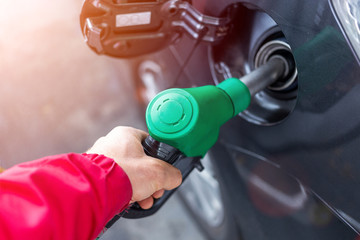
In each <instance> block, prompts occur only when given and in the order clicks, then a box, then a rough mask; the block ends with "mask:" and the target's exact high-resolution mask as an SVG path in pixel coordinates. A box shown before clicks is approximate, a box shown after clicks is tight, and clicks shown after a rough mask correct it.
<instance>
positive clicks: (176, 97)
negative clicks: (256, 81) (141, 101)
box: [146, 78, 251, 157]
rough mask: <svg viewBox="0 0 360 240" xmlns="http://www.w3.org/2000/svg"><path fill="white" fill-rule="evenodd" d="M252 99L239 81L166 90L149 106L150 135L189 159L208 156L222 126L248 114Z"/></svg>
mask: <svg viewBox="0 0 360 240" xmlns="http://www.w3.org/2000/svg"><path fill="white" fill-rule="evenodd" d="M250 99H251V95H250V92H249V89H248V88H247V86H246V85H245V84H244V83H243V82H241V81H239V79H236V78H230V79H227V80H225V81H224V82H222V83H220V84H219V85H217V86H211V85H209V86H202V87H197V88H185V89H179V88H174V89H168V90H165V91H163V92H161V93H159V94H158V95H157V96H156V97H155V98H154V99H153V100H152V101H151V102H150V104H149V105H148V108H147V111H146V123H147V126H148V129H149V134H150V136H152V137H153V138H154V139H156V140H157V141H159V142H164V143H166V144H168V145H171V146H173V147H175V148H177V149H179V150H180V151H181V152H183V153H184V154H185V155H186V156H188V157H195V156H204V155H205V153H206V152H207V151H208V150H209V148H210V147H211V146H212V145H213V144H214V143H215V142H216V140H217V137H218V135H219V129H220V126H221V125H223V124H224V123H225V122H227V121H228V120H229V119H231V118H232V117H233V116H235V115H237V114H238V113H239V112H241V111H243V110H245V109H246V108H247V107H248V105H249V104H250Z"/></svg>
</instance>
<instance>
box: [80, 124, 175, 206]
mask: <svg viewBox="0 0 360 240" xmlns="http://www.w3.org/2000/svg"><path fill="white" fill-rule="evenodd" d="M147 135H148V134H147V133H145V132H143V131H141V130H138V129H135V128H130V127H116V128H114V129H113V130H112V131H111V132H110V133H108V134H107V135H106V136H105V137H101V138H99V139H98V140H97V141H96V142H95V144H94V146H92V147H91V148H90V149H89V150H88V151H87V153H95V154H102V155H105V156H107V157H109V158H112V159H114V161H115V162H116V163H117V164H119V166H120V167H121V168H122V169H123V170H124V171H125V172H126V174H127V175H128V177H129V179H130V182H131V186H132V189H133V195H132V198H131V202H138V203H139V205H140V206H141V207H142V208H143V209H149V208H151V206H152V205H153V203H154V198H160V197H161V196H162V195H163V194H164V190H171V189H173V188H176V187H178V186H179V185H180V184H181V181H182V177H181V172H180V170H179V169H177V168H175V167H173V166H172V165H170V164H168V163H166V162H164V161H162V160H159V159H156V158H152V157H149V156H147V155H146V154H145V153H144V150H143V147H142V145H141V142H142V141H143V140H144V139H145V138H146V137H147Z"/></svg>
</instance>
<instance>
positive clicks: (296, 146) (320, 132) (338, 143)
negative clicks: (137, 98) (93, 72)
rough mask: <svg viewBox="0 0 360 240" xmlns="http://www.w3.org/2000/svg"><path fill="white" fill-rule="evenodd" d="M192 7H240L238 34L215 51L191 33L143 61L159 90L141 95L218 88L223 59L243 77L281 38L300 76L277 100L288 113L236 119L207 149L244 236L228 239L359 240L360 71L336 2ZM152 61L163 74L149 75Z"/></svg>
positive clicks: (225, 0)
mask: <svg viewBox="0 0 360 240" xmlns="http://www.w3.org/2000/svg"><path fill="white" fill-rule="evenodd" d="M192 4H193V6H195V7H196V8H197V9H198V10H199V11H200V12H201V13H203V14H206V15H210V16H215V17H220V16H222V15H223V14H224V12H226V9H227V8H229V7H230V6H231V7H235V8H236V10H235V11H236V17H235V19H234V20H233V21H234V25H235V27H234V29H233V30H232V32H231V33H230V34H229V36H228V38H226V39H225V40H224V41H223V42H222V43H220V44H219V45H216V46H209V45H206V44H200V45H198V46H196V47H193V46H194V44H195V42H194V40H192V39H190V38H187V37H186V36H184V37H183V38H182V39H181V41H180V42H178V43H176V44H175V45H172V46H171V47H170V48H166V49H164V50H162V51H160V52H157V53H154V54H151V55H147V56H143V57H141V58H139V59H137V60H136V61H137V62H138V64H139V68H138V69H137V70H138V73H139V76H140V77H139V79H143V78H144V77H143V76H144V74H145V73H144V72H146V71H152V74H153V76H152V81H153V82H152V83H151V84H150V85H151V86H152V87H151V86H150V85H149V83H144V81H143V80H141V81H140V83H139V89H140V90H139V91H145V92H146V91H160V90H163V89H166V88H169V87H194V86H202V85H208V84H216V83H218V82H219V81H221V79H219V78H218V75H219V74H217V73H216V70H215V69H216V64H217V62H221V61H224V62H227V64H228V65H229V66H230V67H231V68H232V69H235V73H233V74H234V75H235V76H238V77H241V76H242V75H244V74H246V73H247V72H249V71H251V70H252V69H253V68H254V65H253V58H254V52H256V51H257V50H258V48H259V46H260V45H261V43H262V42H264V41H266V39H267V38H269V37H270V36H271V35H273V34H274V33H276V32H282V34H283V35H282V36H280V38H284V39H286V42H287V43H288V44H289V45H290V47H291V49H292V53H293V55H294V58H295V62H296V66H297V70H298V78H297V86H296V87H295V90H294V91H295V92H296V93H295V95H294V94H293V95H291V96H290V97H289V96H287V95H286V94H285V93H284V95H283V96H280V95H281V94H283V93H280V95H278V96H277V98H278V99H280V100H279V101H284V102H287V103H285V104H284V106H283V105H282V104H279V105H276V104H275V105H274V106H273V107H274V108H277V109H278V111H274V112H271V106H270V107H264V108H259V107H258V106H255V107H253V109H254V110H252V111H253V112H250V113H244V114H243V115H242V116H241V114H240V116H237V117H235V118H233V119H232V120H230V121H229V122H228V123H226V124H225V125H224V126H223V127H222V128H221V131H220V136H219V139H218V142H217V143H216V145H215V146H214V147H213V148H212V149H211V150H210V153H211V155H212V159H213V161H212V163H213V165H214V167H215V168H216V172H217V176H218V177H217V179H218V180H219V182H221V189H222V190H221V191H222V195H223V198H224V201H223V204H224V205H225V206H226V208H227V213H228V214H230V215H231V219H232V221H233V223H235V228H236V232H237V233H236V234H238V235H236V234H233V235H228V236H227V237H224V238H225V239H226V238H227V239H234V238H238V237H239V239H356V238H357V235H358V231H359V230H360V211H359V210H360V208H359V206H360V205H359V203H360V191H359V189H360V175H359V173H360V161H359V159H358V157H359V156H360V85H359V80H360V66H359V63H358V61H357V59H356V56H355V54H354V52H353V51H352V49H351V46H350V45H349V43H348V41H347V40H346V38H345V36H344V34H343V31H342V28H341V25H340V24H339V22H338V19H337V16H336V14H335V12H334V11H333V9H332V8H333V7H332V5H331V2H330V1H327V0H318V1H312V0H303V1H299V0H286V1H283V0H269V1H263V0H251V1H233V0H221V1H219V0H218V1H216V0H208V1H205V0H204V1H200V0H199V1H193V2H192ZM189 55H191V57H190V58H189V61H188V62H186V59H187V58H188V57H189ZM149 62H152V63H155V64H156V65H157V66H158V69H157V70H154V69H151V67H149V69H150V70H149V69H147V70H146V69H145V70H144V68H146V66H145V67H144V63H145V65H146V63H149ZM148 65H149V64H148ZM179 71H180V72H179ZM236 71H237V72H236ZM179 74H180V75H179ZM178 75H179V76H178ZM176 76H178V77H176ZM176 78H177V79H176ZM149 86H150V88H151V90H149V89H147V88H149ZM154 89H155V90H154ZM143 95H144V94H143ZM145 95H146V94H145ZM258 98H260V99H258V100H255V102H256V101H258V104H259V105H261V104H266V98H265V99H261V96H260V97H258ZM250 109H251V106H250ZM264 109H265V110H264ZM269 109H270V110H269ZM279 109H280V110H279ZM268 110H269V113H268V114H267V113H265V114H262V113H260V114H259V115H257V117H259V118H260V119H258V120H256V117H255V118H251V117H250V118H249V114H250V116H252V115H254V114H253V113H255V115H256V113H257V111H260V112H261V111H268ZM247 114H248V115H247ZM209 201H210V200H209ZM241 237H242V238H241ZM210 238H211V236H210ZM213 238H214V237H213ZM214 239H215V238H214Z"/></svg>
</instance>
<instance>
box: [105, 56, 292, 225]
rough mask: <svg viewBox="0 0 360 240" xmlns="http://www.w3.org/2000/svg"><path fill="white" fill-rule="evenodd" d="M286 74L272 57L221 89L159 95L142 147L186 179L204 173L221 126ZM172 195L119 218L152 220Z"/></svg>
mask: <svg viewBox="0 0 360 240" xmlns="http://www.w3.org/2000/svg"><path fill="white" fill-rule="evenodd" d="M285 73H286V62H285V60H284V58H281V57H280V58H277V57H272V58H271V59H270V60H269V61H268V62H267V63H266V64H264V65H263V66H261V67H259V68H257V69H256V70H255V71H253V72H251V73H250V74H248V75H246V76H244V77H242V78H241V79H240V80H239V79H237V78H229V79H227V80H225V81H223V82H222V83H220V84H218V85H217V86H212V85H209V86H202V87H196V88H185V89H180V88H173V89H168V90H165V91H163V92H161V93H159V94H158V95H157V96H156V97H155V98H154V99H153V100H152V101H151V102H150V104H149V105H148V108H147V110H146V123H147V126H148V129H149V134H150V136H148V137H147V138H146V139H145V140H144V141H143V142H142V145H143V147H144V151H145V153H146V154H147V155H149V156H152V157H155V158H158V159H161V160H163V161H166V162H168V163H170V164H172V165H174V166H175V167H177V168H178V169H179V170H180V171H181V174H182V176H183V179H185V178H186V177H187V176H188V175H189V174H190V172H191V171H192V170H193V169H194V168H197V169H199V170H201V169H202V168H203V166H202V165H201V163H200V158H201V157H203V156H204V155H205V154H206V152H207V151H208V150H209V149H210V148H211V147H212V146H213V144H215V142H216V140H217V138H218V135H219V130H220V127H221V125H223V124H224V123H226V122H227V121H228V120H229V119H231V118H232V117H234V116H236V115H237V114H238V113H240V112H241V111H244V110H245V109H246V108H247V107H248V106H249V104H250V100H251V96H253V95H254V94H256V93H257V92H259V91H261V90H263V89H264V88H266V87H267V86H269V85H271V84H273V83H274V82H275V81H277V80H278V79H280V78H282V77H283V76H284V74H285ZM174 191H175V189H173V190H171V191H165V193H164V195H163V196H162V197H161V198H160V199H156V200H155V201H154V205H153V206H152V207H151V208H150V209H146V210H144V209H141V208H140V206H139V205H137V204H134V205H132V206H131V207H130V209H128V210H127V211H125V212H123V213H122V214H121V215H122V216H123V217H125V218H143V217H146V216H150V215H152V214H154V213H155V212H157V210H159V209H160V207H161V206H162V205H163V204H164V203H165V202H166V201H167V199H168V198H169V197H170V196H171V195H172V193H173V192H174ZM115 221H116V219H115V218H114V221H113V220H112V221H110V222H109V226H111V225H112V224H113V223H114V222H115Z"/></svg>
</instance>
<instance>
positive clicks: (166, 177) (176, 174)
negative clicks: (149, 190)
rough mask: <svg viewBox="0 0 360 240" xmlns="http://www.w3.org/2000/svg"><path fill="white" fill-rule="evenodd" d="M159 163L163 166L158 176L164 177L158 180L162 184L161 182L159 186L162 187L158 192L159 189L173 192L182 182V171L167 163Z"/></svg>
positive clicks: (159, 169)
mask: <svg viewBox="0 0 360 240" xmlns="http://www.w3.org/2000/svg"><path fill="white" fill-rule="evenodd" d="M157 161H159V162H158V163H159V164H161V165H162V167H161V168H158V171H159V172H158V176H162V177H160V178H159V179H158V180H159V181H161V182H159V185H158V186H160V187H159V188H158V189H156V190H159V189H165V190H171V189H174V188H176V187H178V186H180V184H181V182H182V175H181V172H180V170H179V169H177V168H176V167H174V166H172V165H171V164H169V163H167V162H164V161H161V160H157Z"/></svg>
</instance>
